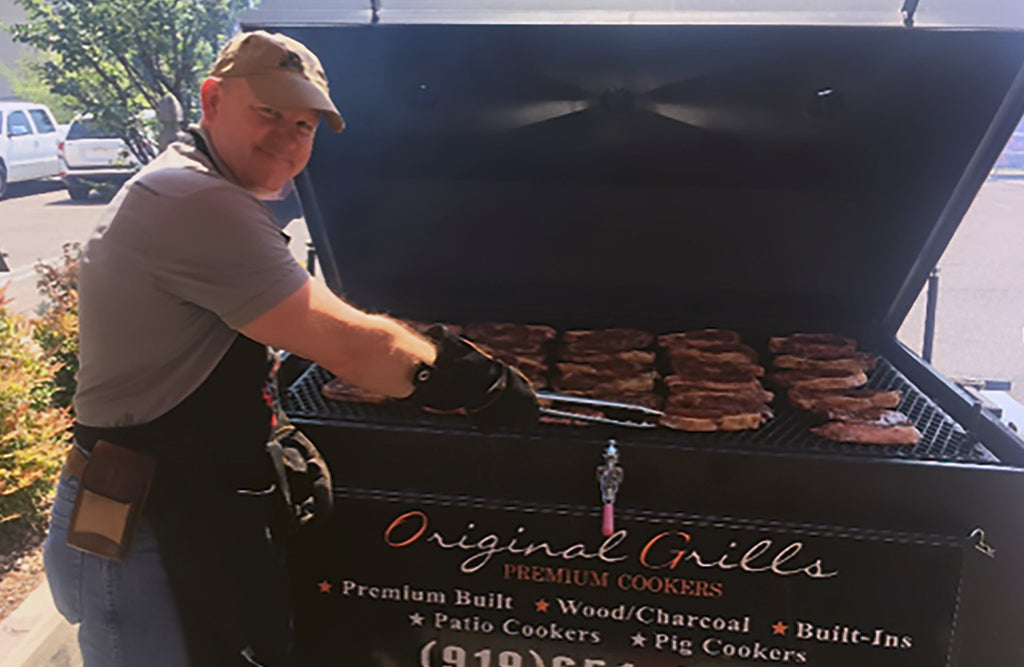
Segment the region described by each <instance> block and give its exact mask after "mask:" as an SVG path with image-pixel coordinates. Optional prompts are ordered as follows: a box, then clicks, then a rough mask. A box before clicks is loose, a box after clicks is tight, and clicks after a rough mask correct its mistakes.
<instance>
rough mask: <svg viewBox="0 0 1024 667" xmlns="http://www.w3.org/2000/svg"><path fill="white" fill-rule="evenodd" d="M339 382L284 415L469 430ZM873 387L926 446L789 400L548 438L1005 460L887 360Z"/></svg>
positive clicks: (306, 388) (312, 379)
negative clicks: (815, 429)
mask: <svg viewBox="0 0 1024 667" xmlns="http://www.w3.org/2000/svg"><path fill="white" fill-rule="evenodd" d="M332 378H333V376H332V375H331V374H330V373H329V372H327V371H326V370H324V369H323V368H321V367H319V366H316V365H311V366H309V368H307V369H306V370H305V371H304V372H303V373H302V374H301V375H300V376H299V378H298V379H297V380H295V382H293V383H292V384H291V385H290V386H289V387H288V389H287V391H286V392H285V393H284V403H285V411H286V412H287V413H288V414H289V415H291V416H292V417H293V418H296V419H299V420H316V421H329V422H361V423H372V424H375V425H381V424H383V425H389V426H393V427H396V428H413V429H424V428H425V429H430V430H455V431H466V430H469V429H470V426H469V424H468V422H467V421H466V420H465V419H463V418H461V417H457V416H447V415H431V414H427V413H424V412H422V411H420V410H419V409H417V408H415V407H413V406H410V405H403V404H401V403H386V404H369V403H355V402H339V401H333V400H327V399H325V398H324V396H323V393H322V392H321V388H322V387H323V385H324V384H326V383H327V382H328V381H330V380H331V379H332ZM867 386H868V387H871V388H878V389H896V390H899V391H901V392H903V399H902V401H901V403H900V405H899V408H898V409H899V410H900V411H901V412H903V413H904V414H906V415H907V416H908V417H909V418H910V420H911V421H912V422H913V424H914V425H915V426H916V427H917V429H918V430H919V431H920V432H921V436H922V437H921V442H919V443H918V444H917V445H915V446H913V447H908V446H899V445H860V444H853V443H839V442H833V441H831V440H827V439H825V438H821V437H818V436H816V435H814V434H812V433H810V432H809V430H808V429H810V428H811V427H812V426H815V425H817V424H819V423H820V422H821V418H819V417H816V416H815V415H813V414H811V413H808V412H804V411H801V410H796V409H794V408H792V407H790V406H789V405H787V404H786V401H785V400H784V399H779V398H776V400H775V403H774V405H773V409H774V410H775V417H774V418H773V419H771V420H769V421H768V423H767V424H765V425H764V426H763V427H762V428H760V429H758V430H756V431H739V432H718V433H685V432H680V431H671V430H667V429H662V428H658V429H632V428H624V427H613V426H606V425H602V424H590V425H583V426H574V425H562V424H543V425H542V426H541V427H540V429H541V430H540V434H541V435H550V436H551V437H552V438H574V439H575V438H583V439H593V438H595V437H597V438H607V437H614V434H616V433H617V434H625V433H628V435H629V439H630V441H631V442H634V443H643V444H650V445H658V446H667V447H700V448H720V449H740V450H755V451H762V452H763V451H771V452H778V453H803V454H815V455H824V456H857V457H873V458H892V459H907V460H918V461H947V462H962V463H980V464H986V463H987V464H995V463H999V460H998V459H997V458H996V457H995V456H994V455H993V454H992V453H991V452H990V451H989V450H988V449H986V448H985V447H984V446H983V445H982V444H980V443H979V442H978V441H977V439H976V438H974V437H973V436H972V435H971V434H970V433H969V432H968V431H967V430H966V429H965V428H964V427H962V426H961V425H960V424H958V423H957V422H956V421H955V420H954V419H953V418H951V417H950V416H949V415H948V414H946V413H945V412H944V411H943V410H942V409H941V408H939V407H938V406H937V405H936V404H935V403H934V402H933V401H932V400H931V399H930V398H928V397H927V396H926V395H925V394H924V393H923V392H922V391H921V390H920V389H918V388H917V387H916V386H914V385H913V384H912V383H911V382H910V381H909V380H908V379H907V378H906V377H905V376H904V375H903V374H902V373H900V372H899V371H898V370H896V368H895V367H893V365H892V364H891V363H889V362H888V361H887V360H885V359H883V358H880V359H879V363H878V367H877V368H876V369H875V371H874V372H873V373H872V375H871V378H870V380H869V382H868V384H867Z"/></svg>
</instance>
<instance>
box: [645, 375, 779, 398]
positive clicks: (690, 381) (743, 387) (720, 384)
mask: <svg viewBox="0 0 1024 667" xmlns="http://www.w3.org/2000/svg"><path fill="white" fill-rule="evenodd" d="M664 382H665V384H666V385H667V386H668V388H669V391H670V392H672V393H675V392H687V391H718V392H730V393H737V394H740V393H742V394H750V395H754V396H762V397H763V398H764V400H765V401H766V402H767V401H771V400H772V399H773V398H774V397H775V394H773V393H772V392H770V391H768V390H766V389H765V388H764V387H762V386H761V383H760V382H758V381H757V378H756V377H744V378H737V379H732V380H729V379H724V378H723V379H712V378H687V377H683V376H680V375H669V376H667V377H665V379H664Z"/></svg>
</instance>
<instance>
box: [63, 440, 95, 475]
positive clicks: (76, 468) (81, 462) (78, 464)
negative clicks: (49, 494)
mask: <svg viewBox="0 0 1024 667" xmlns="http://www.w3.org/2000/svg"><path fill="white" fill-rule="evenodd" d="M88 462H89V459H87V458H86V457H85V454H83V453H82V450H81V449H79V448H78V447H77V446H72V447H71V450H70V451H69V452H68V458H67V459H66V460H65V461H64V468H63V469H62V470H61V471H60V478H61V480H65V479H67V478H68V477H77V478H78V479H82V472H83V471H84V470H85V464H86V463H88Z"/></svg>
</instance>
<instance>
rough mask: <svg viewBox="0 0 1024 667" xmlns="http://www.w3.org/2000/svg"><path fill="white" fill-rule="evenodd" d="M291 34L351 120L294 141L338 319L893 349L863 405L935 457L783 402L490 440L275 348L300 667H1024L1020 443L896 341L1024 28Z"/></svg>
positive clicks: (971, 178)
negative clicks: (330, 495) (299, 475)
mask: <svg viewBox="0 0 1024 667" xmlns="http://www.w3.org/2000/svg"><path fill="white" fill-rule="evenodd" d="M388 16H394V14H389V15H388ZM251 27H257V26H251ZM259 27H269V28H273V27H274V26H259ZM285 31H286V32H288V33H289V34H291V35H292V36H294V37H297V38H298V39H300V40H302V41H304V42H305V43H307V44H308V45H309V46H311V47H312V48H313V49H314V51H316V52H317V53H318V54H319V55H320V57H321V60H322V61H323V62H324V66H325V69H326V70H327V75H328V77H329V78H330V80H331V82H332V89H333V90H335V91H336V92H337V94H338V95H339V107H340V108H341V110H342V113H343V114H344V115H345V117H346V120H347V122H348V127H347V129H346V131H345V132H344V133H342V134H341V135H338V136H329V133H323V132H321V133H318V135H317V139H316V142H317V143H316V146H315V149H314V157H313V159H312V161H311V162H310V165H309V168H308V169H307V171H306V172H305V173H304V174H303V175H302V176H301V177H300V179H299V183H298V186H299V188H298V189H299V193H300V195H301V198H302V205H303V210H304V212H305V215H306V220H307V224H308V225H309V228H310V232H311V235H312V236H313V239H314V242H315V244H316V247H317V253H318V256H319V258H320V260H321V264H322V266H323V269H324V271H323V273H324V276H325V278H326V280H327V282H328V284H329V285H330V286H331V287H332V288H333V289H335V291H337V292H338V293H340V294H343V295H344V296H345V297H346V298H347V299H349V300H350V301H352V302H353V303H355V304H356V305H358V306H361V307H364V308H367V309H370V310H376V311H385V312H389V313H392V314H395V315H397V316H400V317H407V318H410V319H417V320H436V321H448V322H461V323H466V322H473V321H477V322H479V321H512V322H529V323H534V322H539V323H547V324H550V325H552V326H555V327H556V328H559V329H563V330H564V329H570V328H601V327H609V326H629V327H637V328H642V329H647V330H650V331H653V332H666V331H678V330H684V329H687V328H697V327H705V326H719V327H729V328H735V329H737V330H740V331H742V332H743V333H744V341H746V342H748V343H750V344H752V345H754V346H758V345H760V344H762V342H763V341H766V340H767V338H768V336H770V335H781V334H785V333H789V332H792V331H830V332H836V333H843V334H847V335H851V336H855V337H856V338H857V339H858V340H859V341H860V342H861V343H862V345H863V347H864V348H865V349H870V350H873V351H875V352H877V353H878V354H879V355H880V356H881V357H882V359H881V362H880V366H879V368H878V370H876V371H875V373H874V374H873V375H872V376H871V386H878V387H892V388H899V389H900V390H902V391H903V392H904V398H903V404H902V405H901V406H900V409H901V410H903V411H904V412H905V413H907V414H908V415H909V416H910V418H911V419H912V420H913V421H914V423H915V424H916V425H917V427H918V428H919V430H920V431H921V432H922V434H923V435H924V438H923V440H922V442H921V444H920V445H918V446H916V447H913V448H901V447H872V446H858V445H849V444H837V443H831V442H827V441H824V440H821V439H819V438H815V437H812V436H810V435H809V434H808V432H807V429H808V427H809V426H811V423H812V422H811V421H810V419H809V417H807V416H806V415H803V414H801V413H798V412H795V411H791V410H789V409H788V408H786V406H784V405H779V404H778V402H777V403H776V405H774V406H773V407H774V409H775V411H776V417H775V419H774V420H772V421H771V422H769V423H768V424H767V425H766V426H765V427H764V428H762V429H761V430H759V431H756V432H750V433H731V434H726V433H719V434H684V433H669V432H664V431H656V432H646V431H639V430H626V429H616V430H610V429H607V428H604V427H601V426H589V427H569V426H555V425H550V426H544V427H542V428H541V429H539V430H538V431H536V432H531V433H529V434H513V433H495V434H482V433H479V432H476V431H473V430H472V429H470V428H469V427H468V426H467V424H466V423H465V422H464V421H462V420H460V419H459V418H457V417H442V416H425V415H423V414H421V413H419V412H417V411H415V410H411V409H409V408H405V407H402V406H394V405H391V406H386V407H385V406H365V405H355V404H340V403H325V402H324V401H323V400H322V398H321V397H320V393H319V388H320V386H321V385H322V384H323V383H324V382H326V380H327V379H328V376H327V375H326V374H325V373H324V372H323V371H322V370H320V369H318V368H317V367H315V366H305V365H303V364H302V363H301V362H299V361H298V360H294V359H293V360H292V361H291V362H290V366H289V367H288V368H286V373H287V374H288V377H289V379H290V382H289V383H288V386H289V389H288V391H287V392H286V394H287V396H286V401H287V405H286V408H287V411H288V412H289V414H290V415H291V416H292V417H293V419H294V420H295V421H296V422H297V423H299V425H300V426H301V427H302V429H303V431H304V432H306V433H307V434H308V435H309V436H310V437H311V438H312V439H313V440H314V441H315V442H316V443H317V445H318V446H319V447H320V449H321V450H322V451H323V454H324V456H325V457H326V458H327V460H328V462H329V463H330V464H331V468H332V471H333V474H334V480H335V492H336V497H337V510H336V512H335V515H334V516H333V517H332V518H331V519H330V520H329V521H328V522H326V523H325V524H323V525H321V526H319V527H317V528H315V529H313V530H310V531H307V532H306V533H305V534H303V535H300V536H299V538H298V539H297V542H296V544H295V546H294V549H293V564H294V578H295V582H296V595H297V600H298V617H297V630H298V646H299V649H300V653H301V654H302V657H303V663H304V664H310V665H322V664H335V663H339V662H344V663H345V664H352V665H358V666H359V667H363V666H367V667H390V666H392V665H402V666H405V665H421V666H423V667H431V666H437V667H441V666H444V667H463V666H466V665H474V666H479V667H484V666H485V665H487V666H491V665H497V666H499V667H520V666H521V665H529V666H530V667H534V666H535V667H581V666H583V667H635V666H638V665H643V666H644V667H661V666H667V665H672V666H674V667H675V666H678V665H700V666H710V667H717V666H718V665H734V664H735V665H740V664H764V663H777V664H808V665H815V666H816V667H854V666H857V667H860V666H862V665H865V664H871V665H882V666H894V667H895V666H899V667H933V666H939V665H942V666H952V665H955V666H957V667H974V666H976V665H1018V664H1024V639H1022V638H1021V636H1020V633H1019V630H1018V629H1017V627H1016V626H1017V623H1018V619H1019V618H1021V617H1022V615H1024V576H1021V573H1020V571H1019V563H1020V562H1022V561H1024V531H1021V530H1020V520H1019V511H1018V509H1017V508H1019V507H1021V506H1022V502H1024V450H1022V448H1021V446H1020V441H1019V440H1018V439H1017V438H1016V436H1015V435H1014V434H1012V433H1010V432H1009V431H1007V430H1006V429H1005V428H1004V427H1002V426H1001V425H1000V424H999V423H998V421H997V420H995V419H993V418H992V417H991V415H988V414H985V413H984V412H982V411H981V410H980V409H979V408H977V407H975V406H974V405H973V404H972V403H971V402H970V401H969V400H968V399H967V397H966V395H965V394H964V393H963V392H961V391H960V390H958V389H957V388H956V387H955V386H953V385H952V383H950V382H949V381H948V380H947V379H945V378H943V377H942V376H941V375H939V374H938V373H936V372H935V371H934V369H932V368H930V367H929V366H928V365H927V364H924V363H923V362H921V361H920V360H919V359H916V358H915V357H914V356H913V355H912V354H911V353H910V352H909V351H908V350H906V348H904V347H903V346H902V345H900V344H899V343H898V342H897V340H896V337H895V332H896V331H897V329H898V327H899V324H900V322H901V321H902V319H903V318H904V317H905V315H906V313H907V311H908V310H909V308H910V306H911V304H912V303H913V301H914V299H915V297H916V296H917V294H918V293H919V291H920V289H921V287H922V286H923V285H924V283H925V281H926V279H927V276H928V273H929V272H930V271H931V269H932V268H933V267H934V265H935V263H936V261H937V259H938V257H939V256H941V254H942V251H943V249H944V248H945V246H946V244H947V243H948V242H949V240H950V238H951V237H952V235H953V233H954V232H955V230H956V227H957V225H958V224H959V222H960V219H961V217H962V215H963V213H964V212H965V211H966V210H967V208H968V206H969V205H970V202H971V200H972V198H973V197H974V195H975V194H976V192H977V190H978V188H979V187H980V185H981V184H982V183H983V182H984V179H985V177H986V175H987V173H988V171H989V169H990V168H991V166H992V164H993V163H994V162H995V160H996V156H997V155H998V153H999V150H1000V149H1001V147H1002V146H1003V145H1004V144H1005V141H1006V139H1007V138H1008V137H1009V136H1010V134H1011V132H1012V130H1013V128H1014V127H1015V126H1016V125H1017V122H1018V121H1019V119H1020V117H1021V115H1022V112H1024V74H1022V67H1024V34H1022V33H1019V32H1014V31H985V30H963V31H942V30H916V29H915V30H906V29H903V28H896V27H893V28H824V27H815V26H756V27H754V26H721V25H712V26H698V25H668V24H662V25H638V24H621V25H611V24H607V25H592V24H584V23H580V22H578V21H576V22H574V21H571V20H566V21H565V22H564V23H553V22H552V23H548V24H544V25H540V24H538V25H526V24H516V25H512V24H503V23H501V20H500V17H499V18H496V19H495V21H494V22H493V23H488V24H469V23H465V22H464V23H452V24H440V23H438V22H434V23H430V22H429V20H427V21H425V22H424V21H420V22H408V23H402V22H399V21H392V22H390V23H389V21H388V20H387V19H385V20H384V21H382V22H381V23H379V24H374V25H359V24H353V23H343V22H340V21H339V22H335V23H329V22H321V23H317V24H316V25H303V26H291V27H287V28H286V30H285ZM761 352H762V353H763V352H764V350H763V349H762V350H761ZM612 441H614V444H615V446H616V447H617V449H618V451H619V452H620V454H621V466H622V469H623V472H624V477H623V480H622V483H621V485H620V487H619V488H618V493H617V495H616V497H615V501H614V507H613V514H614V519H615V525H614V531H612V533H611V535H604V534H602V532H601V519H602V516H603V513H604V512H605V511H606V510H605V508H604V507H603V500H602V496H601V492H600V488H599V482H598V474H599V473H598V467H599V466H601V465H602V464H604V463H605V458H604V455H605V453H606V452H607V450H608V447H609V445H610V444H611V443H612Z"/></svg>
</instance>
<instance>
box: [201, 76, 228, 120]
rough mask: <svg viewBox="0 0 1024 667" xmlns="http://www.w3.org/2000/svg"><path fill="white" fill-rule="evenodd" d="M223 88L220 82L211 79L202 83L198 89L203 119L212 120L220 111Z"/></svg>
mask: <svg viewBox="0 0 1024 667" xmlns="http://www.w3.org/2000/svg"><path fill="white" fill-rule="evenodd" d="M222 95H223V87H222V86H221V82H220V81H218V80H217V79H214V78H212V77H209V78H207V79H206V80H205V81H203V85H202V86H200V87H199V100H200V104H201V105H202V108H203V118H204V119H205V120H207V121H210V120H214V119H215V118H216V117H217V112H218V111H219V110H220V104H221V98H222Z"/></svg>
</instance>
